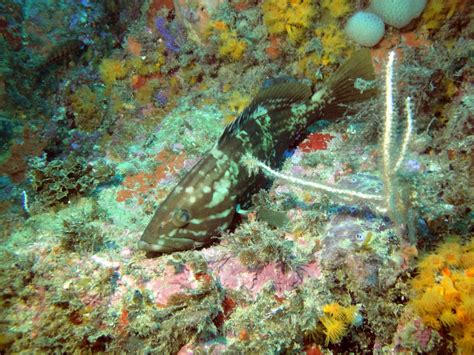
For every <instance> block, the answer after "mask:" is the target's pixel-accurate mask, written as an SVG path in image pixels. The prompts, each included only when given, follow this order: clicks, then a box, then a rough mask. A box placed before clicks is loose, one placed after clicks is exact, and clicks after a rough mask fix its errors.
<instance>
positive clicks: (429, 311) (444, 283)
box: [410, 241, 474, 353]
mask: <svg viewBox="0 0 474 355" xmlns="http://www.w3.org/2000/svg"><path fill="white" fill-rule="evenodd" d="M418 267H419V274H418V275H417V276H416V277H415V278H414V279H413V280H412V288H413V297H412V299H411V301H410V304H411V306H412V307H413V309H414V310H415V311H416V313H418V315H419V316H420V317H421V319H422V320H423V322H424V323H425V324H426V325H428V326H430V327H432V328H434V329H437V330H440V329H442V328H444V329H445V330H447V331H449V332H450V334H451V335H452V336H453V338H454V340H455V342H456V346H457V348H458V350H459V351H460V352H466V353H472V352H473V351H474V241H471V242H469V243H468V244H466V245H462V244H460V243H458V242H456V241H454V242H447V243H444V244H442V245H441V246H439V247H438V249H437V250H436V251H435V252H434V253H433V254H429V255H427V256H425V257H424V258H423V259H422V260H421V261H420V263H419V265H418Z"/></svg>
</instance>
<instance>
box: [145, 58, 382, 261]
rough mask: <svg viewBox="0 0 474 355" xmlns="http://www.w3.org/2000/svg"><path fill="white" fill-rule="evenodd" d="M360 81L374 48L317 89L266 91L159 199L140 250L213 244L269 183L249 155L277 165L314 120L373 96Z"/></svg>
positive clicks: (285, 86) (370, 75) (291, 86)
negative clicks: (256, 170) (239, 208)
mask: <svg viewBox="0 0 474 355" xmlns="http://www.w3.org/2000/svg"><path fill="white" fill-rule="evenodd" d="M358 78H360V79H363V80H367V81H370V80H374V78H375V75H374V71H373V66H372V61H371V57H370V51H369V50H368V49H363V50H360V51H358V52H356V53H355V54H354V55H353V56H352V57H351V58H350V59H349V60H348V61H347V62H346V63H345V64H343V65H342V66H341V67H340V68H339V69H338V70H337V71H336V72H335V73H334V74H333V75H332V76H331V77H330V78H329V80H328V81H327V82H326V83H325V84H324V86H323V88H322V89H320V90H318V91H316V92H315V93H313V92H312V90H311V88H310V87H309V86H307V85H304V84H302V83H298V82H285V83H281V82H280V83H277V84H275V85H273V86H270V87H268V88H265V89H262V90H261V91H260V92H259V93H258V94H257V96H256V97H255V99H254V100H253V101H252V102H251V103H250V105H249V106H248V107H247V108H246V109H245V110H244V111H243V112H242V113H241V114H240V115H239V116H238V117H237V119H236V120H235V121H234V122H232V123H231V124H229V125H228V126H227V127H226V128H225V130H224V132H223V134H222V136H221V137H220V139H219V140H218V142H217V143H216V144H215V146H214V147H213V148H212V149H211V150H210V151H209V152H208V153H207V155H206V156H204V157H203V158H202V159H201V160H200V161H199V162H198V163H197V164H196V165H195V166H194V167H193V168H192V169H191V170H190V171H189V172H188V173H187V174H186V175H185V176H184V177H183V179H182V180H181V181H180V182H179V183H178V184H177V185H176V187H174V189H173V190H172V191H171V192H170V193H169V195H168V196H167V197H166V199H165V200H164V201H163V202H162V203H161V204H160V206H159V207H158V209H157V210H156V212H155V215H154V216H153V218H152V219H151V221H150V223H149V224H148V226H147V227H146V229H145V231H144V233H143V235H142V237H141V240H140V242H139V246H140V248H141V249H144V250H146V251H151V252H159V253H170V252H174V251H179V250H188V249H193V248H197V247H202V246H205V245H207V244H210V243H211V242H212V241H213V238H215V237H216V236H218V235H219V233H220V232H222V231H223V230H225V229H227V228H228V227H229V226H230V225H231V222H232V220H233V218H234V216H235V214H236V213H235V212H236V208H237V206H239V205H240V206H242V205H244V204H245V203H247V202H248V201H249V200H250V197H251V196H252V194H254V193H256V192H257V191H258V190H260V189H261V188H266V187H268V186H269V184H268V178H267V177H266V176H264V175H263V174H262V173H252V172H250V171H249V169H248V167H247V164H246V163H245V161H244V160H245V159H246V158H245V157H246V156H248V155H249V154H250V155H251V156H253V157H255V158H257V159H259V160H260V161H263V162H265V163H266V164H267V165H269V166H270V167H272V168H273V169H279V168H280V167H281V165H282V164H283V162H284V160H285V159H286V156H287V154H285V153H286V152H287V151H288V150H290V149H292V148H294V147H296V146H297V145H298V144H299V143H301V142H302V141H303V140H304V138H305V137H306V135H307V133H306V131H307V128H308V127H309V126H310V125H312V124H313V123H315V122H316V121H318V120H320V119H326V120H336V119H338V118H340V117H341V116H342V115H343V113H344V112H345V111H347V108H348V107H349V108H350V106H351V104H353V103H356V102H360V101H363V100H367V99H369V98H371V97H373V96H374V94H375V92H376V90H375V89H370V90H365V91H360V90H359V89H358V88H357V87H356V85H355V81H356V79H358Z"/></svg>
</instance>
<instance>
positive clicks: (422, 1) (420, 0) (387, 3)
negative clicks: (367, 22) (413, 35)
mask: <svg viewBox="0 0 474 355" xmlns="http://www.w3.org/2000/svg"><path fill="white" fill-rule="evenodd" d="M425 6H426V0H372V1H371V3H370V6H369V7H368V9H367V10H368V11H371V12H373V13H374V14H377V15H379V16H380V17H381V18H382V20H383V21H384V22H385V23H386V24H387V25H390V26H393V27H396V28H402V27H405V26H406V25H408V24H409V23H410V21H411V20H413V19H414V18H417V17H418V16H420V15H421V13H422V12H423V10H424V9H425Z"/></svg>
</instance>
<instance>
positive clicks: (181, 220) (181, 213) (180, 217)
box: [171, 208, 191, 228]
mask: <svg viewBox="0 0 474 355" xmlns="http://www.w3.org/2000/svg"><path fill="white" fill-rule="evenodd" d="M190 219H191V215H190V214H189V211H188V210H184V209H182V208H176V209H175V210H174V211H173V215H172V216H171V221H172V222H173V224H174V225H175V226H176V227H178V228H181V227H184V226H186V225H187V224H188V223H189V221H190Z"/></svg>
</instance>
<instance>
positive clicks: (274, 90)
mask: <svg viewBox="0 0 474 355" xmlns="http://www.w3.org/2000/svg"><path fill="white" fill-rule="evenodd" d="M311 95H312V92H311V88H310V87H309V86H307V85H305V84H302V83H297V82H286V83H278V84H275V85H272V86H270V87H268V88H265V89H261V90H260V91H259V92H258V94H257V96H255V98H254V99H253V100H252V102H251V103H250V105H248V106H247V107H246V108H245V109H244V110H243V111H242V113H241V114H240V115H239V116H238V117H237V118H236V119H235V120H234V121H233V122H232V123H230V124H229V125H228V126H227V127H226V128H225V130H224V132H223V133H222V135H221V137H220V138H219V142H218V144H222V143H223V142H224V141H225V139H226V138H227V137H232V136H233V135H234V134H235V133H236V132H238V131H239V129H240V128H243V127H245V125H246V123H247V122H248V121H249V120H252V119H254V118H255V114H257V113H258V112H259V110H261V109H266V110H267V111H268V112H272V111H280V110H285V109H289V108H290V107H291V105H292V104H295V103H299V102H304V101H306V100H309V99H310V98H311Z"/></svg>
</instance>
